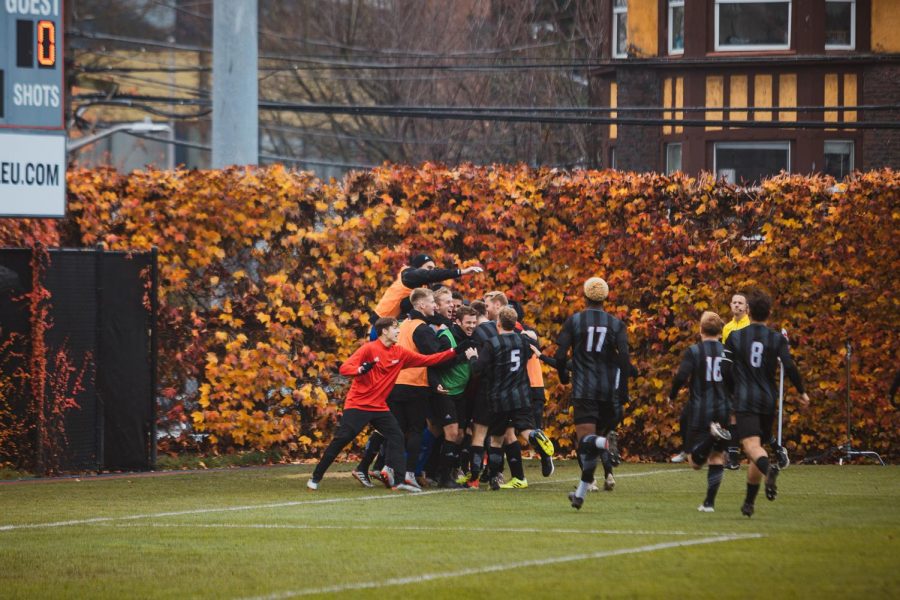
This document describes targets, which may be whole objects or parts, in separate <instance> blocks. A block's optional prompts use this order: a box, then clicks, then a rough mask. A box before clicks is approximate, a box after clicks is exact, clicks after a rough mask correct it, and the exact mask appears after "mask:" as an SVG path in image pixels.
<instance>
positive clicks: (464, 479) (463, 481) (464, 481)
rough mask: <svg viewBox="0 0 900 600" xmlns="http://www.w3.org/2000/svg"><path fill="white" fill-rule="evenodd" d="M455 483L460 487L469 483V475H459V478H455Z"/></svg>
mask: <svg viewBox="0 0 900 600" xmlns="http://www.w3.org/2000/svg"><path fill="white" fill-rule="evenodd" d="M456 483H458V484H460V485H466V484H467V483H469V474H468V473H463V474H462V475H460V476H459V477H457V478H456Z"/></svg>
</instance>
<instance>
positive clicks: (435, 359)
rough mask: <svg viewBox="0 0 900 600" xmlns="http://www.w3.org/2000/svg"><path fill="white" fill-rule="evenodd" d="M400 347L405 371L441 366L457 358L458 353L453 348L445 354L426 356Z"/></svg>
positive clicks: (444, 352)
mask: <svg viewBox="0 0 900 600" xmlns="http://www.w3.org/2000/svg"><path fill="white" fill-rule="evenodd" d="M398 347H399V348H400V350H402V351H403V354H402V356H403V359H402V360H403V368H404V369H407V368H409V367H433V366H434V365H439V364H441V363H442V362H444V361H445V360H450V359H451V358H454V357H455V356H456V351H455V350H453V349H452V348H451V349H449V350H444V351H443V352H438V353H437V354H428V355H427V356H426V355H425V354H419V353H418V352H413V351H411V350H407V349H406V348H404V347H403V346H398Z"/></svg>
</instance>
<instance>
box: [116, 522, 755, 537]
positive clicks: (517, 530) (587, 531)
mask: <svg viewBox="0 0 900 600" xmlns="http://www.w3.org/2000/svg"><path fill="white" fill-rule="evenodd" d="M98 527H113V528H116V529H128V528H132V529H133V528H141V527H151V528H160V529H174V528H180V529H194V528H197V529H275V530H278V529H299V530H316V529H325V530H333V529H352V530H357V529H370V530H375V531H383V530H384V528H385V527H384V525H306V524H301V525H281V524H277V523H247V524H241V523H127V524H125V523H119V524H116V523H98ZM390 529H392V530H393V529H397V530H402V531H467V532H488V533H493V532H497V533H574V534H586V535H684V536H688V535H716V536H729V535H732V536H733V535H737V536H741V535H744V534H742V533H735V532H731V533H725V532H719V531H703V532H700V531H649V530H640V529H565V528H558V527H553V528H545V529H541V528H538V527H430V526H427V525H403V526H395V525H391V527H390Z"/></svg>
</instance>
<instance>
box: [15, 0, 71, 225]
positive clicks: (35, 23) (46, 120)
mask: <svg viewBox="0 0 900 600" xmlns="http://www.w3.org/2000/svg"><path fill="white" fill-rule="evenodd" d="M63 22H64V19H63V6H62V0H0V90H2V92H0V217H2V216H16V217H26V216H28V217H63V216H65V179H66V132H65V122H64V111H65V96H64V90H65V87H64V64H63V63H64V61H63Z"/></svg>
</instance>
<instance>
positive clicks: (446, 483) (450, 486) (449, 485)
mask: <svg viewBox="0 0 900 600" xmlns="http://www.w3.org/2000/svg"><path fill="white" fill-rule="evenodd" d="M438 487H439V488H441V489H445V490H461V489H465V487H466V486H465V485H464V484H462V483H457V482H456V480H454V479H450V478H449V477H448V478H446V479H444V480H443V481H441V482H440V483H438Z"/></svg>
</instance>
